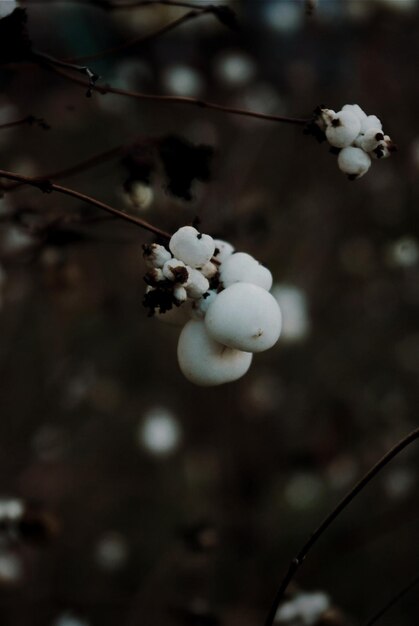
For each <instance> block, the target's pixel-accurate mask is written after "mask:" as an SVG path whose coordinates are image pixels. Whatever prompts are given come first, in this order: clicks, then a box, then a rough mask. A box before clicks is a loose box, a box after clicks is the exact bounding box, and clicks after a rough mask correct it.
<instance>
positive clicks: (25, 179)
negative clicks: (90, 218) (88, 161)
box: [0, 170, 171, 239]
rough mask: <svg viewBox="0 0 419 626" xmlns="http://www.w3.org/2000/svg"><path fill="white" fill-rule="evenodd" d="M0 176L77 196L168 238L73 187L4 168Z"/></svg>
mask: <svg viewBox="0 0 419 626" xmlns="http://www.w3.org/2000/svg"><path fill="white" fill-rule="evenodd" d="M0 178H7V179H8V180H14V181H16V182H19V183H23V184H25V185H31V186H32V187H37V188H38V189H40V190H41V191H43V192H46V193H50V192H52V191H57V192H58V193H62V194H64V195H66V196H71V197H73V198H77V199H78V200H82V201H83V202H87V203H88V204H91V205H93V206H96V207H98V208H99V209H102V210H104V211H107V212H108V213H111V214H112V215H114V216H116V217H119V218H121V219H123V220H126V221H127V222H131V223H132V224H135V225H136V226H140V228H144V229H145V230H148V231H150V232H151V233H154V234H155V235H158V236H159V237H164V238H165V239H170V236H171V235H170V234H169V233H167V232H165V231H164V230H161V229H160V228H157V226H153V224H150V223H149V222H146V221H145V220H143V219H141V218H139V217H134V216H133V215H129V214H128V213H124V211H120V210H119V209H115V208H114V207H112V206H109V204H105V203H104V202H101V201H100V200H96V198H92V197H91V196H87V195H86V194H84V193H81V192H80V191H75V190H74V189H69V188H68V187H62V186H61V185H57V184H55V183H53V182H51V181H49V180H45V179H42V178H35V177H32V176H22V175H21V174H16V173H15V172H7V171H5V170H0Z"/></svg>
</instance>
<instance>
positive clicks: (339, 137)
mask: <svg viewBox="0 0 419 626" xmlns="http://www.w3.org/2000/svg"><path fill="white" fill-rule="evenodd" d="M360 130H361V122H360V120H359V118H358V117H357V116H356V114H355V113H352V111H339V112H338V113H336V115H335V117H334V118H333V120H332V121H331V122H330V124H329V125H328V126H327V128H326V138H327V141H328V142H329V143H330V145H331V146H334V147H335V148H345V147H346V146H350V145H351V143H352V142H353V141H354V140H355V139H356V138H357V136H358V135H359V133H360Z"/></svg>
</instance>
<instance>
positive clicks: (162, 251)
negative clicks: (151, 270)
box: [143, 243, 172, 267]
mask: <svg viewBox="0 0 419 626" xmlns="http://www.w3.org/2000/svg"><path fill="white" fill-rule="evenodd" d="M143 257H144V260H145V264H146V265H147V267H163V265H164V264H165V263H166V262H167V261H168V260H169V259H171V258H172V255H171V254H170V252H169V250H166V248H165V247H164V246H161V245H160V244H158V243H152V244H150V245H149V246H144V252H143Z"/></svg>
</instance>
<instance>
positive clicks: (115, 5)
mask: <svg viewBox="0 0 419 626" xmlns="http://www.w3.org/2000/svg"><path fill="white" fill-rule="evenodd" d="M62 1H63V2H64V1H67V0H20V2H21V4H29V2H30V4H60V2H62ZM71 1H72V2H73V3H74V4H85V5H87V6H91V7H96V8H98V9H103V10H104V11H117V10H120V9H122V10H123V9H141V8H142V7H149V6H153V5H155V4H160V5H165V6H171V7H181V8H184V9H199V6H198V5H197V4H196V3H194V2H187V1H183V0H137V1H134V2H130V1H128V2H126V1H124V2H111V0H71ZM220 6H222V5H220Z"/></svg>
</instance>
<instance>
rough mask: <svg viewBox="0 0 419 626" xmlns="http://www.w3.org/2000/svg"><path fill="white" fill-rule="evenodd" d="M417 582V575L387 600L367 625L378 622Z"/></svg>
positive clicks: (418, 580)
mask: <svg viewBox="0 0 419 626" xmlns="http://www.w3.org/2000/svg"><path fill="white" fill-rule="evenodd" d="M417 584H419V576H415V578H414V579H413V580H411V581H410V583H409V584H408V585H406V586H405V587H403V589H400V591H398V592H397V593H396V595H395V596H393V598H391V600H389V602H387V603H386V604H385V605H384V606H383V607H382V608H381V609H380V610H379V611H377V613H376V614H375V615H374V616H373V617H371V618H370V619H369V620H368V622H367V623H366V624H365V626H373V624H376V623H377V622H378V620H379V619H381V618H382V617H383V615H385V613H387V611H389V610H390V609H391V608H393V606H394V605H395V604H397V603H398V602H399V601H400V600H401V599H402V598H404V596H405V595H407V594H408V593H409V591H411V590H412V589H413V588H414V587H416V585H417Z"/></svg>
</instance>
